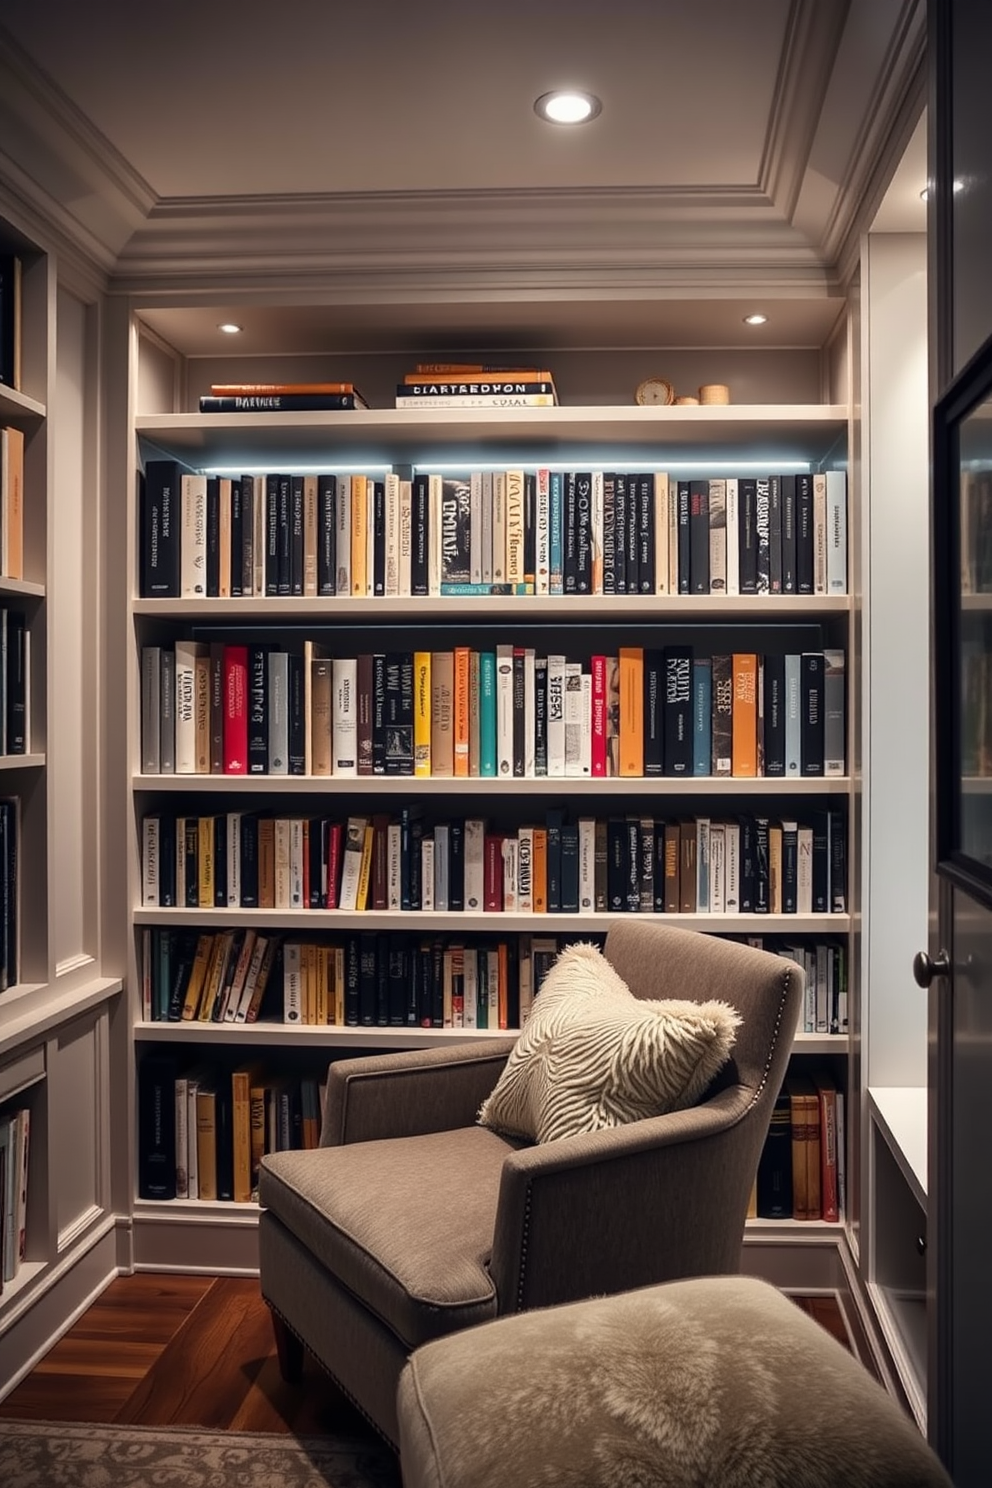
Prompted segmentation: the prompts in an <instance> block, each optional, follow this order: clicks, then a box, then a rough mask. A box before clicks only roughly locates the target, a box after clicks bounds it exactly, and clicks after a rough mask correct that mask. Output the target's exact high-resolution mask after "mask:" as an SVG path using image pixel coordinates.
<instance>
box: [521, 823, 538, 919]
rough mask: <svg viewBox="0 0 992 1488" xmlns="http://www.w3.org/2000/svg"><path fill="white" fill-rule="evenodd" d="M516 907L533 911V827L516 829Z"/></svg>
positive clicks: (525, 912)
mask: <svg viewBox="0 0 992 1488" xmlns="http://www.w3.org/2000/svg"><path fill="white" fill-rule="evenodd" d="M517 909H518V910H519V911H520V913H521V914H533V912H534V828H533V827H527V826H524V827H520V828H519V829H518V831H517Z"/></svg>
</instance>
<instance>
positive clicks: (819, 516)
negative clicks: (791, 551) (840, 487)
mask: <svg viewBox="0 0 992 1488" xmlns="http://www.w3.org/2000/svg"><path fill="white" fill-rule="evenodd" d="M826 592H827V477H826V475H825V474H824V473H823V472H822V471H818V472H816V473H815V474H814V476H813V593H814V594H826Z"/></svg>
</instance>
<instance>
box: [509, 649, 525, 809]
mask: <svg viewBox="0 0 992 1488" xmlns="http://www.w3.org/2000/svg"><path fill="white" fill-rule="evenodd" d="M524 661H525V657H524V648H523V647H522V646H514V648H513V676H512V683H513V691H512V699H513V775H514V779H517V780H520V779H523V776H524V773H525V766H526V759H525V754H524V751H525V747H526V721H527V698H526V677H525V674H524Z"/></svg>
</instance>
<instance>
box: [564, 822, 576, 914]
mask: <svg viewBox="0 0 992 1488" xmlns="http://www.w3.org/2000/svg"><path fill="white" fill-rule="evenodd" d="M561 912H562V914H578V912H579V829H578V826H577V825H576V824H575V822H562V827H561Z"/></svg>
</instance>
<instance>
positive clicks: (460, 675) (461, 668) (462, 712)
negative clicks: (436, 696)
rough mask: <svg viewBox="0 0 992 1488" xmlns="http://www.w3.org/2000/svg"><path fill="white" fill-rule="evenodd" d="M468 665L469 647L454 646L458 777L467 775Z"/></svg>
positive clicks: (455, 770) (455, 733) (455, 742)
mask: <svg viewBox="0 0 992 1488" xmlns="http://www.w3.org/2000/svg"><path fill="white" fill-rule="evenodd" d="M470 666H471V657H470V648H469V647H468V646H456V647H455V650H454V696H453V702H454V717H453V720H452V722H453V725H454V727H453V740H454V758H453V764H454V773H455V775H456V776H459V777H461V776H467V775H468V755H469V733H470V727H469V722H470V712H471V710H470V705H469V669H470Z"/></svg>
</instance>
